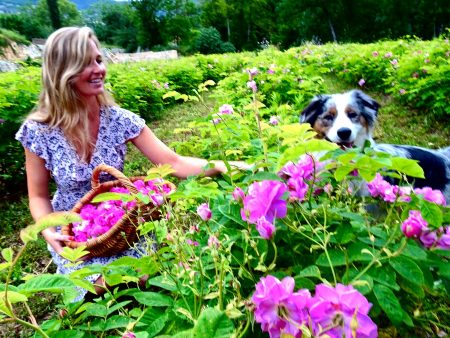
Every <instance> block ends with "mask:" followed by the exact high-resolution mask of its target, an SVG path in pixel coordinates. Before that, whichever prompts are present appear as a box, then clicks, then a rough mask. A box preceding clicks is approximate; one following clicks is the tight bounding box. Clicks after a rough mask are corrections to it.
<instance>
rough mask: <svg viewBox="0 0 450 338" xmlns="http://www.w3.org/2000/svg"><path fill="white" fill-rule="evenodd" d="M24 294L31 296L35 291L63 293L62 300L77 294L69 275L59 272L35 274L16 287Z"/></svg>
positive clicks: (66, 300)
mask: <svg viewBox="0 0 450 338" xmlns="http://www.w3.org/2000/svg"><path fill="white" fill-rule="evenodd" d="M17 289H18V290H20V292H21V293H22V294H24V295H27V296H31V295H34V294H35V293H37V292H52V293H60V294H62V295H63V300H64V302H68V301H70V300H72V299H73V298H75V297H76V296H77V294H78V293H77V291H76V290H75V284H74V282H73V281H71V280H70V278H69V277H67V276H65V275H59V274H43V275H37V276H35V277H33V278H32V279H29V280H27V281H26V282H25V283H23V284H20V285H19V286H18V287H17Z"/></svg>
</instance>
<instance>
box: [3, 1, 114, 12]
mask: <svg viewBox="0 0 450 338" xmlns="http://www.w3.org/2000/svg"><path fill="white" fill-rule="evenodd" d="M70 1H71V2H73V3H74V4H75V5H76V6H77V8H78V9H79V10H83V9H87V8H88V7H89V6H90V5H92V4H94V3H96V2H98V1H99V0H70ZM111 1H113V0H111ZM37 2H38V0H0V13H15V12H18V11H19V10H20V7H21V6H24V5H33V4H36V3H37Z"/></svg>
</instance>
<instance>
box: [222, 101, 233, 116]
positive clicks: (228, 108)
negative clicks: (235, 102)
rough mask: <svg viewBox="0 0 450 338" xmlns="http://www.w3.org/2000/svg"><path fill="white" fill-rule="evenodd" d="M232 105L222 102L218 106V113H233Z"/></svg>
mask: <svg viewBox="0 0 450 338" xmlns="http://www.w3.org/2000/svg"><path fill="white" fill-rule="evenodd" d="M233 112H234V110H233V106H231V105H229V104H224V105H222V106H221V107H220V108H219V114H220V115H231V114H233Z"/></svg>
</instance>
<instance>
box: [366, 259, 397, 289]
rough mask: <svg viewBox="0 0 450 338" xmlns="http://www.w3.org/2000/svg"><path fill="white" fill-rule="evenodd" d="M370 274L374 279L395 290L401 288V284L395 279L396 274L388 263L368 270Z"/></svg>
mask: <svg viewBox="0 0 450 338" xmlns="http://www.w3.org/2000/svg"><path fill="white" fill-rule="evenodd" d="M368 274H369V275H370V276H371V277H372V278H373V280H374V281H376V282H378V283H380V284H383V285H384V286H387V287H389V288H391V289H394V290H395V291H398V290H400V286H399V285H398V284H397V282H396V279H395V277H396V274H395V272H394V271H393V270H392V269H391V268H390V267H389V266H388V265H383V266H381V267H373V268H371V269H370V270H369V271H368Z"/></svg>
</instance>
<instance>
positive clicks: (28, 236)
mask: <svg viewBox="0 0 450 338" xmlns="http://www.w3.org/2000/svg"><path fill="white" fill-rule="evenodd" d="M81 221H82V219H81V217H80V215H78V214H77V213H74V212H70V211H58V212H53V213H51V214H48V215H46V216H44V217H42V218H40V219H39V220H38V221H37V222H36V223H35V224H32V225H29V226H27V227H26V228H25V229H22V230H21V231H20V239H21V240H22V242H23V243H24V244H27V243H28V242H30V241H35V240H37V236H38V234H39V233H40V232H41V231H42V230H44V229H47V228H49V227H56V226H60V225H67V224H70V223H73V222H81Z"/></svg>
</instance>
